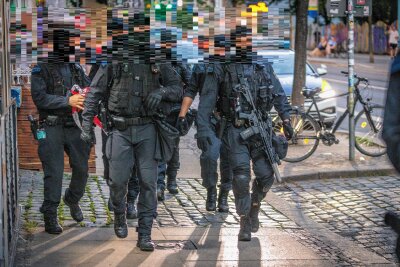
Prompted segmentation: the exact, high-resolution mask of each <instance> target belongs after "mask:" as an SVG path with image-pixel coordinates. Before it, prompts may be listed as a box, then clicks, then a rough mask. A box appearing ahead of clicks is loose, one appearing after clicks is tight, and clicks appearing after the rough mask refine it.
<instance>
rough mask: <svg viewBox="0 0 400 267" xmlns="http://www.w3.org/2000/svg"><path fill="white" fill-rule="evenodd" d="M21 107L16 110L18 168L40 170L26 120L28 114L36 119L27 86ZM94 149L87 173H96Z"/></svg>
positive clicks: (65, 162) (34, 107) (34, 142)
mask: <svg viewBox="0 0 400 267" xmlns="http://www.w3.org/2000/svg"><path fill="white" fill-rule="evenodd" d="M21 103H22V105H21V108H20V109H18V116H17V119H18V154H19V167H20V168H21V169H26V170H42V164H41V162H40V160H39V156H38V154H37V145H38V143H37V141H36V140H35V139H33V136H32V133H31V129H30V123H29V121H28V119H27V116H28V115H29V114H32V115H33V116H34V117H35V118H38V113H37V109H36V106H35V105H34V104H33V100H32V97H31V90H30V87H29V85H28V86H24V87H23V89H22V102H21ZM95 155H96V154H95V149H94V147H93V148H92V151H91V155H90V159H89V172H91V173H95V172H96V160H95ZM64 166H65V168H64V169H65V171H68V172H70V171H71V169H70V167H69V161H68V157H67V155H64Z"/></svg>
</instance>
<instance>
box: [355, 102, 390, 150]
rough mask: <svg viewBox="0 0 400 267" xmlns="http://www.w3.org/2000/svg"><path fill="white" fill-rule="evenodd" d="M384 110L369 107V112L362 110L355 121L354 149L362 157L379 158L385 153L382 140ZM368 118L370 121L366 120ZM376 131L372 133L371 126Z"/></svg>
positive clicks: (377, 106)
mask: <svg viewBox="0 0 400 267" xmlns="http://www.w3.org/2000/svg"><path fill="white" fill-rule="evenodd" d="M384 110H385V108H384V107H383V106H380V105H374V106H371V107H370V112H369V113H368V114H366V113H365V110H362V111H361V112H360V113H358V114H357V117H356V119H355V132H356V148H357V149H358V151H360V152H361V153H363V154H364V155H367V156H371V157H379V156H382V155H383V154H385V153H386V144H385V142H384V141H383V139H382V128H383V127H382V126H383V114H384ZM367 116H369V117H370V120H369V119H368V118H367ZM371 123H373V125H375V128H376V129H377V132H375V131H374V127H373V125H371Z"/></svg>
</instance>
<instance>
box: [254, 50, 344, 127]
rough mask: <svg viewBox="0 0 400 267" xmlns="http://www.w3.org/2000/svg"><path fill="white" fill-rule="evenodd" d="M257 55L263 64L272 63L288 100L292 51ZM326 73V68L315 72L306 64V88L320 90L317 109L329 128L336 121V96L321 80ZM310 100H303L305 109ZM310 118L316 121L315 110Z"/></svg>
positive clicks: (291, 70) (291, 75) (291, 74)
mask: <svg viewBox="0 0 400 267" xmlns="http://www.w3.org/2000/svg"><path fill="white" fill-rule="evenodd" d="M259 55H261V56H262V58H263V60H265V62H269V63H272V67H273V69H274V71H275V73H276V75H277V76H278V79H279V81H280V82H281V84H282V87H283V90H284V91H285V93H286V95H287V96H288V98H289V102H290V96H291V95H292V90H293V79H294V55H295V52H294V51H292V50H269V51H261V52H259ZM326 73H327V70H326V67H325V68H324V67H321V68H318V69H317V70H315V69H314V68H313V66H311V64H309V63H308V62H307V64H306V74H307V77H306V87H307V88H312V89H314V88H318V87H319V88H321V89H322V91H321V93H319V94H317V95H316V100H317V104H318V108H319V109H320V112H321V115H322V118H323V121H324V123H325V124H326V125H327V126H328V127H329V126H331V125H332V124H333V122H334V121H335V120H336V117H337V113H336V98H332V97H334V96H335V95H336V92H335V90H334V89H333V88H332V87H331V85H330V84H329V83H328V82H327V81H326V80H324V79H323V78H321V76H322V75H325V74H326ZM310 104H311V100H307V99H306V100H305V103H304V106H305V109H306V108H307V107H309V106H310ZM313 111H314V112H313ZM310 114H311V116H313V117H314V118H315V119H317V120H318V116H317V113H316V110H315V108H314V107H313V109H312V110H311V113H310Z"/></svg>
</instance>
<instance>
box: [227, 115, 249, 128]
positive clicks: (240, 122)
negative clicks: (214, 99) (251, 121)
mask: <svg viewBox="0 0 400 267" xmlns="http://www.w3.org/2000/svg"><path fill="white" fill-rule="evenodd" d="M220 120H221V121H222V120H225V123H228V122H229V123H232V125H233V126H234V127H236V128H242V127H243V126H246V127H248V126H249V125H248V121H247V120H245V119H239V118H237V116H236V115H235V114H228V115H225V114H221V119H220Z"/></svg>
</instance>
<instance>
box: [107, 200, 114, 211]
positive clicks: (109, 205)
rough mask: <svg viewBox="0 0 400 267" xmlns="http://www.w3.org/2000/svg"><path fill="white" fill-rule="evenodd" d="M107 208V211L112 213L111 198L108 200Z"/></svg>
mask: <svg viewBox="0 0 400 267" xmlns="http://www.w3.org/2000/svg"><path fill="white" fill-rule="evenodd" d="M107 206H108V210H109V211H114V206H113V204H112V202H111V198H109V199H108V203H107Z"/></svg>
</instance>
